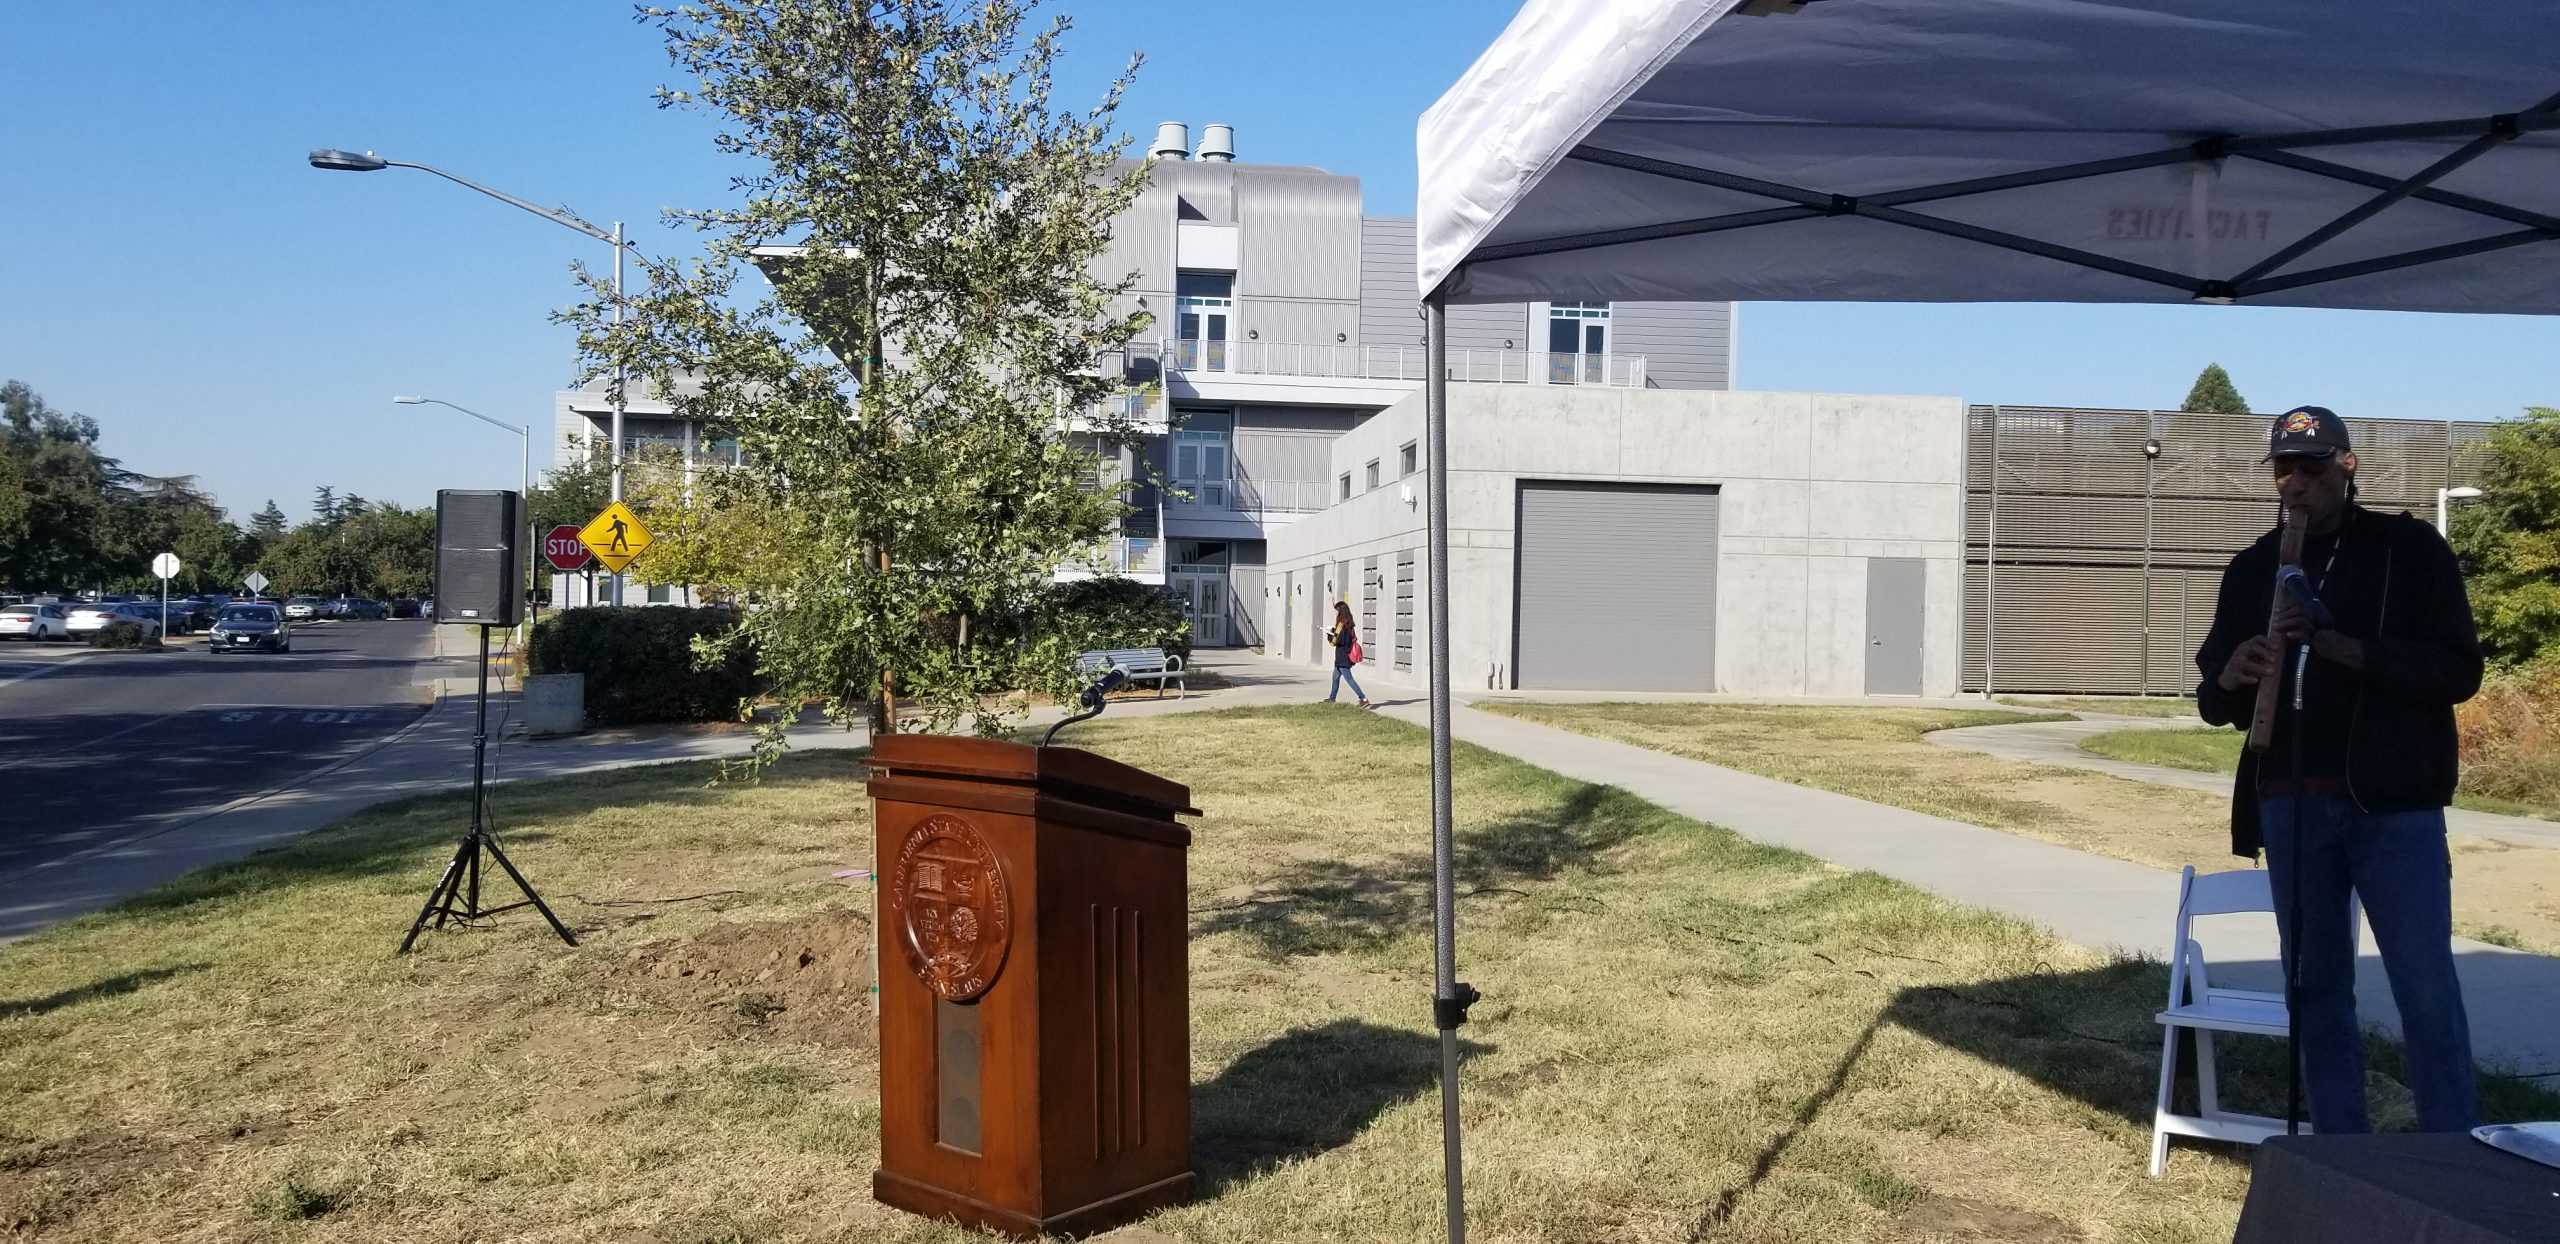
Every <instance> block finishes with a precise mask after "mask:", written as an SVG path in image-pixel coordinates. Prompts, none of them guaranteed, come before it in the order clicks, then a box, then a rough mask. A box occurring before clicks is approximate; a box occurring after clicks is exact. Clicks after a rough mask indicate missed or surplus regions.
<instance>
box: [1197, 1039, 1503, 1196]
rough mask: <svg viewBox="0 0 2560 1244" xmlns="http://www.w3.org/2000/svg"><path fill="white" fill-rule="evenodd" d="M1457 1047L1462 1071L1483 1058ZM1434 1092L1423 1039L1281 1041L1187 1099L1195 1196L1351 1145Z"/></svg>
mask: <svg viewBox="0 0 2560 1244" xmlns="http://www.w3.org/2000/svg"><path fill="white" fill-rule="evenodd" d="M1491 1050H1492V1047H1490V1046H1485V1045H1478V1044H1476V1043H1474V1042H1470V1041H1461V1042H1459V1043H1458V1057H1459V1059H1460V1060H1461V1061H1464V1060H1466V1059H1470V1058H1474V1057H1476V1056H1477V1055H1480V1054H1485V1053H1489V1052H1491ZM1439 1082H1440V1039H1439V1037H1438V1036H1437V1035H1436V1034H1434V1033H1430V1032H1422V1031H1413V1030H1408V1029H1402V1028H1388V1027H1385V1026H1383V1025H1379V1024H1372V1023H1368V1022H1365V1021H1362V1020H1355V1019H1338V1020H1335V1021H1333V1022H1332V1023H1329V1024H1325V1025H1322V1026H1320V1027H1315V1028H1299V1029H1295V1030H1293V1031H1290V1032H1287V1033H1283V1034H1281V1035H1280V1036H1278V1037H1275V1038H1273V1039H1271V1040H1269V1041H1266V1042H1264V1043H1263V1044H1261V1045H1258V1046H1255V1047H1254V1048H1253V1049H1250V1050H1247V1051H1245V1053H1244V1054H1242V1055H1241V1056H1239V1057H1238V1058H1237V1059H1236V1060H1235V1061H1234V1062H1231V1063H1228V1064H1227V1066H1226V1069H1225V1070H1223V1071H1220V1072H1219V1073H1218V1075H1217V1078H1215V1079H1212V1080H1210V1081H1208V1082H1207V1083H1205V1084H1200V1085H1196V1086H1194V1087H1193V1088H1192V1090H1191V1157H1192V1161H1193V1162H1194V1163H1195V1164H1196V1165H1197V1166H1198V1168H1199V1171H1200V1181H1201V1195H1202V1196H1203V1197H1214V1196H1216V1195H1218V1194H1219V1193H1220V1192H1222V1191H1224V1190H1225V1189H1226V1188H1228V1187H1231V1186H1233V1185H1235V1184H1237V1183H1241V1182H1244V1181H1246V1180H1249V1179H1251V1178H1253V1177H1254V1176H1255V1175H1257V1174H1259V1173H1260V1172H1261V1171H1263V1170H1265V1169H1267V1168H1269V1167H1272V1166H1275V1165H1279V1164H1281V1163H1285V1162H1292V1161H1295V1160H1297V1159H1300V1158H1306V1157H1312V1156H1314V1155H1316V1154H1319V1153H1323V1152H1326V1151H1328V1150H1332V1149H1338V1148H1341V1147H1342V1146H1344V1145H1347V1144H1350V1143H1351V1142H1352V1141H1353V1140H1354V1139H1356V1138H1357V1137H1358V1136H1359V1135H1360V1133H1362V1132H1363V1131H1366V1130H1368V1127H1369V1125H1370V1124H1371V1123H1374V1122H1376V1121H1377V1118H1378V1116H1379V1115H1381V1114H1384V1113H1385V1112H1386V1111H1388V1110H1389V1109H1391V1108H1393V1107H1395V1106H1397V1105H1399V1104H1402V1103H1404V1102H1407V1101H1411V1100H1413V1099H1414V1098H1417V1097H1420V1096H1422V1095H1423V1094H1425V1093H1427V1092H1430V1091H1431V1089H1432V1088H1433V1086H1435V1085H1437V1084H1438V1083H1439Z"/></svg>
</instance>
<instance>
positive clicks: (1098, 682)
mask: <svg viewBox="0 0 2560 1244" xmlns="http://www.w3.org/2000/svg"><path fill="white" fill-rule="evenodd" d="M1128 681H1129V671H1127V670H1124V669H1122V668H1120V667H1119V666H1117V665H1114V666H1112V667H1111V668H1110V669H1109V670H1108V671H1106V672H1105V673H1104V674H1103V675H1102V677H1100V678H1097V679H1095V680H1094V683H1093V685H1092V686H1090V687H1087V688H1085V689H1084V694H1082V695H1080V696H1077V697H1076V698H1077V699H1079V700H1082V701H1084V703H1085V704H1086V706H1088V707H1095V708H1098V707H1100V706H1101V704H1102V697H1104V696H1106V695H1109V694H1111V693H1112V692H1114V691H1117V690H1119V689H1120V687H1121V684H1123V683H1126V682H1128Z"/></svg>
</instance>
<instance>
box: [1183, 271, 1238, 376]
mask: <svg viewBox="0 0 2560 1244" xmlns="http://www.w3.org/2000/svg"><path fill="white" fill-rule="evenodd" d="M1235 295H1236V278H1235V274H1234V273H1232V272H1181V273H1176V274H1175V275H1174V278H1173V337H1174V340H1173V350H1174V366H1176V367H1178V368H1180V369H1182V370H1184V371H1225V370H1226V369H1227V321H1228V320H1229V319H1230V318H1231V317H1232V316H1233V315H1234V314H1235V306H1236V297H1235Z"/></svg>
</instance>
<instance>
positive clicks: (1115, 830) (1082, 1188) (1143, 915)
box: [870, 734, 1198, 1239]
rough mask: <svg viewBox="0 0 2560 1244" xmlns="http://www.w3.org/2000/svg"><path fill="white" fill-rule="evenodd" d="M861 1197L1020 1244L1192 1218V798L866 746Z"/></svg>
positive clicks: (963, 747)
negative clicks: (868, 868) (1171, 1210)
mask: <svg viewBox="0 0 2560 1244" xmlns="http://www.w3.org/2000/svg"><path fill="white" fill-rule="evenodd" d="M871 766H872V771H873V776H872V779H871V783H870V791H871V800H872V813H873V818H874V824H875V841H876V843H877V848H876V857H877V869H878V878H879V886H880V928H879V936H880V946H879V963H880V1169H879V1170H877V1171H874V1172H873V1173H872V1176H871V1194H872V1195H873V1196H874V1197H877V1198H878V1199H879V1200H881V1201H882V1202H884V1203H886V1204H889V1205H894V1206H897V1207H898V1208H900V1209H904V1210H909V1211H912V1212H915V1213H918V1214H923V1215H926V1216H929V1217H935V1218H943V1217H949V1218H956V1219H958V1220H959V1221H961V1222H964V1223H968V1224H971V1225H973V1226H978V1227H984V1228H988V1229H991V1230H995V1231H999V1232H1003V1233H1004V1234H1007V1235H1011V1236H1014V1237H1016V1238H1022V1239H1029V1238H1032V1237H1035V1236H1038V1235H1041V1234H1043V1233H1048V1234H1055V1235H1077V1234H1084V1233H1088V1232H1093V1231H1100V1230H1105V1229H1108V1228H1110V1227H1114V1226H1117V1225H1119V1224H1121V1223H1125V1222H1128V1221H1130V1220H1131V1219H1134V1218H1137V1217H1139V1216H1141V1215H1143V1214H1145V1213H1147V1212H1149V1211H1151V1210H1154V1209H1157V1208H1159V1207H1162V1206H1165V1205H1170V1204H1174V1203H1176V1202H1179V1201H1182V1200H1185V1199H1188V1197H1189V1196H1190V1195H1191V1190H1192V1184H1193V1181H1194V1175H1193V1173H1192V1171H1191V1163H1190V1150H1191V1001H1190V998H1191V995H1190V959H1189V915H1188V903H1187V900H1186V897H1185V891H1184V874H1185V867H1184V865H1185V858H1184V852H1185V851H1187V850H1188V849H1189V847H1190V845H1191V831H1190V830H1189V829H1187V828H1185V827H1184V826H1183V825H1182V823H1181V822H1179V821H1177V820H1175V819H1174V818H1175V817H1176V816H1177V815H1182V814H1189V815H1194V816H1196V815H1198V810H1197V809H1194V808H1192V807H1191V806H1190V803H1191V792H1190V790H1189V788H1187V787H1184V786H1181V785H1179V784H1177V783H1173V782H1168V781H1166V780H1164V779H1163V778H1159V777H1156V776H1154V775H1153V774H1150V773H1146V772H1143V771H1140V770H1138V769H1133V768H1131V767H1129V766H1127V765H1124V764H1120V763H1118V762H1116V761H1112V760H1106V759H1104V758H1102V757H1100V756H1096V755H1094V754H1093V753H1091V752H1086V751H1081V750H1078V749H1076V748H1072V747H1029V746H1025V745H1023V744H1020V743H1008V742H1002V741H998V740H992V739H973V738H957V737H952V736H947V735H922V734H896V735H888V736H885V737H882V738H880V739H879V740H877V741H876V742H875V743H874V744H873V747H872V753H871Z"/></svg>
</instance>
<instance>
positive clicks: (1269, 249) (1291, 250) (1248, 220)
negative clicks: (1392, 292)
mask: <svg viewBox="0 0 2560 1244" xmlns="http://www.w3.org/2000/svg"><path fill="white" fill-rule="evenodd" d="M1229 167H1230V168H1236V169H1238V171H1239V175H1238V176H1237V178H1236V226H1237V231H1238V237H1237V251H1236V296H1237V297H1238V298H1240V299H1253V298H1331V299H1340V300H1342V301H1343V302H1344V303H1346V304H1353V305H1352V306H1350V307H1348V308H1346V309H1352V310H1354V311H1355V312H1356V304H1357V303H1358V301H1359V298H1360V182H1359V179H1358V178H1353V177H1336V176H1334V175H1332V174H1330V173H1314V172H1302V171H1298V170H1285V171H1284V170H1279V169H1270V168H1256V167H1254V166H1251V165H1241V166H1239V165H1230V166H1229ZM1245 318H1246V320H1247V322H1248V323H1250V322H1251V317H1250V316H1249V315H1248V316H1247V317H1245ZM1356 326H1357V325H1356V322H1355V324H1354V325H1353V327H1356ZM1263 336H1264V337H1265V338H1266V339H1268V340H1272V341H1291V340H1300V339H1298V338H1288V337H1276V336H1273V335H1271V334H1269V333H1265V334H1263ZM1331 339H1332V338H1331V336H1330V335H1327V336H1326V337H1324V338H1321V339H1320V340H1328V341H1329V340H1331Z"/></svg>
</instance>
